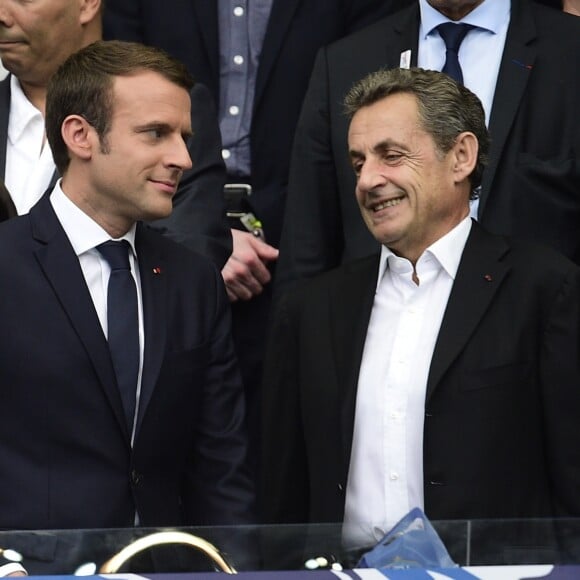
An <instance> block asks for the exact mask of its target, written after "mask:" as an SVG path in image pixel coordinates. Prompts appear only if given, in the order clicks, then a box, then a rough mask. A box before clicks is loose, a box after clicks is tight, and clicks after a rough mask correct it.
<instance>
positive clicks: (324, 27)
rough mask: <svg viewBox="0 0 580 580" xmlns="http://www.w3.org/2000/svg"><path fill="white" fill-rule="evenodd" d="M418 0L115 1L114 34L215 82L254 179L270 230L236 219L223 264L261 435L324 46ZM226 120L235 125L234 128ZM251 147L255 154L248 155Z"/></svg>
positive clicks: (236, 177) (238, 152)
mask: <svg viewBox="0 0 580 580" xmlns="http://www.w3.org/2000/svg"><path fill="white" fill-rule="evenodd" d="M409 2H410V0H346V1H343V0H340V1H339V0H269V1H262V2H256V3H253V2H252V0H249V1H248V0H243V1H241V2H239V3H236V5H235V6H234V5H233V4H230V3H228V2H222V1H221V0H220V1H211V2H208V1H207V0H186V1H175V0H173V1H165V2H159V1H158V0H107V2H106V4H105V12H104V20H103V23H104V35H105V38H110V39H121V40H137V41H140V42H144V43H146V44H150V45H153V46H159V47H161V48H163V49H165V50H167V51H168V52H170V53H171V54H173V55H174V56H175V57H177V58H179V59H180V60H181V61H183V62H184V63H185V64H186V65H187V66H188V68H189V70H190V72H191V73H192V74H193V76H194V78H195V79H196V80H199V81H201V82H202V83H204V84H205V85H206V86H207V87H209V89H210V91H211V93H212V96H213V98H214V102H215V104H216V106H217V107H218V108H219V111H220V125H221V126H222V138H223V141H224V144H225V149H224V155H225V156H228V155H229V157H228V158H227V159H226V165H227V167H228V181H229V182H234V183H240V182H241V183H244V184H248V185H250V186H251V188H252V193H251V196H250V197H249V198H248V199H247V200H245V201H246V202H247V204H248V206H246V210H251V211H252V212H253V214H255V216H256V217H257V218H259V220H260V222H261V226H262V230H263V233H264V234H265V236H264V237H265V240H262V239H260V237H258V236H255V235H253V234H252V233H250V232H248V231H247V230H246V229H245V227H244V226H242V225H241V223H240V221H239V220H236V221H237V228H238V229H235V228H234V229H232V236H233V245H234V249H233V253H232V256H231V258H230V259H229V260H228V262H227V263H226V265H225V267H224V269H223V271H222V274H223V276H224V280H225V282H226V289H227V290H228V295H229V297H230V300H231V301H232V302H233V303H234V304H233V308H232V313H233V330H234V342H235V346H236V351H237V354H238V357H239V360H240V365H241V368H242V374H243V379H244V385H245V388H246V393H247V396H248V413H249V423H250V426H251V429H252V431H253V432H254V435H256V436H257V431H259V411H258V408H257V405H258V402H259V391H258V389H257V387H258V385H259V382H260V376H261V372H262V359H263V349H264V342H265V335H266V324H267V320H268V315H269V307H270V300H271V287H270V284H269V281H270V279H271V270H272V268H273V264H275V262H276V259H277V256H278V251H277V248H278V244H279V241H280V230H281V225H282V217H283V213H284V205H285V199H286V189H287V182H288V168H289V162H290V151H291V146H292V139H293V137H294V129H295V126H296V122H297V120H298V115H299V112H300V107H301V105H302V99H303V96H304V93H305V91H306V88H307V86H308V79H309V78H310V73H311V70H312V64H313V62H314V58H315V56H316V52H317V50H318V49H319V48H320V47H321V46H324V45H325V44H328V43H329V42H332V41H334V40H337V39H338V38H341V37H343V36H345V35H346V34H348V33H350V32H352V31H354V30H357V29H359V28H361V27H362V26H365V25H367V24H370V23H372V22H375V21H376V20H377V19H378V18H381V17H383V16H385V15H387V14H390V13H392V12H394V11H395V10H397V9H398V8H400V7H402V6H405V5H407V4H408V3H409ZM228 19H231V20H230V21H229V25H228ZM234 28H235V31H234ZM240 28H241V30H242V31H243V34H246V35H247V37H248V38H249V42H248V43H244V42H241V45H242V46H240V47H238V46H237V45H236V44H235V42H236V41H237V42H238V44H240V41H239V38H240V36H241V38H244V36H243V34H240ZM224 29H225V31H227V33H224ZM258 29H259V30H260V31H261V32H258ZM233 46H235V47H236V50H237V49H238V48H239V51H240V52H236V51H235V50H234V49H233V48H232V47H233ZM231 50H234V53H233V55H232V54H230V51H231ZM254 53H255V54H254ZM250 55H251V56H250ZM240 59H241V60H240ZM232 61H234V64H233V65H230V63H231V62H232ZM232 67H233V69H234V70H233V72H232V70H231V69H232ZM254 67H257V70H256V69H255V68H254ZM232 77H238V78H241V80H240V81H239V82H240V85H241V87H240V88H239V89H238V88H237V87H236V86H235V85H234V86H233V87H232V86H231V83H232V82H235V78H234V79H232ZM232 92H233V93H235V95H232ZM251 94H253V101H252V100H250V95H251ZM234 97H235V98H234ZM232 99H234V100H233V101H232ZM248 104H249V107H248ZM232 105H234V107H232ZM247 109H249V110H247ZM232 110H233V111H234V112H233V113H232V112H231V111H232ZM248 116H249V119H250V120H249V126H248V127H246V128H245V129H244V124H245V122H246V121H245V119H247V117H248ZM236 119H238V120H239V119H241V120H239V121H236ZM234 122H236V123H237V124H236V127H238V128H239V127H242V128H241V130H240V131H239V132H236V131H232V129H231V126H232V123H234ZM224 126H227V127H229V129H226V130H225V131H224V130H223V129H224ZM230 154H231V155H230ZM245 155H249V159H245V160H244V161H243V162H242V161H240V160H241V159H242V158H244V156H245ZM241 230H243V231H241Z"/></svg>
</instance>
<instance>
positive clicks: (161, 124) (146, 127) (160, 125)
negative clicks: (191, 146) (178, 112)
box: [135, 121, 193, 140]
mask: <svg viewBox="0 0 580 580" xmlns="http://www.w3.org/2000/svg"><path fill="white" fill-rule="evenodd" d="M152 129H160V130H161V131H167V132H171V131H173V127H172V126H171V125H169V124H168V123H166V122H165V121H150V122H149V123H144V124H143V125H137V126H136V127H135V131H136V132H138V133H139V132H140V131H150V130H152ZM181 136H182V137H183V139H184V140H187V139H189V138H190V137H193V131H192V130H191V129H188V130H187V131H182V132H181Z"/></svg>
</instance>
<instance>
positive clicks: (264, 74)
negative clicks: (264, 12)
mask: <svg viewBox="0 0 580 580" xmlns="http://www.w3.org/2000/svg"><path fill="white" fill-rule="evenodd" d="M300 2H301V0H274V2H273V4H272V11H271V12H270V18H269V19H268V26H267V28H266V35H265V36H264V45H263V47H262V51H261V53H260V66H259V68H258V75H257V78H256V90H255V95H254V109H256V107H257V105H258V104H259V101H260V99H261V97H262V94H263V92H264V88H265V87H266V84H267V81H268V77H269V76H270V71H271V70H272V67H273V66H274V63H275V62H276V59H277V58H278V53H279V52H280V48H281V46H282V44H283V42H284V37H285V35H286V31H287V30H288V27H289V26H290V23H291V22H292V18H293V16H294V13H295V12H296V9H297V8H298V5H299V4H300Z"/></svg>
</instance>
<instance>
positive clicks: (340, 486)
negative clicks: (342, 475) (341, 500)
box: [336, 483, 344, 493]
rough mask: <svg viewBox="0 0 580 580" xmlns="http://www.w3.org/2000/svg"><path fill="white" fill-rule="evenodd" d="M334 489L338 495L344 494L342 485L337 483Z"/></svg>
mask: <svg viewBox="0 0 580 580" xmlns="http://www.w3.org/2000/svg"><path fill="white" fill-rule="evenodd" d="M336 488H337V489H338V491H339V493H343V492H344V486H343V485H342V483H339V484H338V485H337V486H336Z"/></svg>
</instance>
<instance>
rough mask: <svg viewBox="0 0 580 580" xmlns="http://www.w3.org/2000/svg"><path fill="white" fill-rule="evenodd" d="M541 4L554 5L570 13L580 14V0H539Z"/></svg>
mask: <svg viewBox="0 0 580 580" xmlns="http://www.w3.org/2000/svg"><path fill="white" fill-rule="evenodd" d="M538 1H539V2H540V3H541V4H545V5H546V6H553V7H554V8H558V9H559V10H563V11H564V12H568V14H574V15H575V16H580V0H538Z"/></svg>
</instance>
